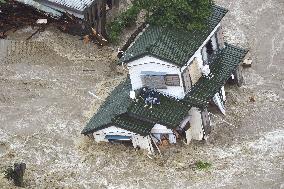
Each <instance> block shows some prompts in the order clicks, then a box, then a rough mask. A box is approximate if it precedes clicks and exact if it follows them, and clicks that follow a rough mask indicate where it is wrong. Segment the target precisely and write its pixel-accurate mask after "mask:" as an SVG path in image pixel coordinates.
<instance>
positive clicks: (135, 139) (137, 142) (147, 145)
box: [93, 126, 154, 154]
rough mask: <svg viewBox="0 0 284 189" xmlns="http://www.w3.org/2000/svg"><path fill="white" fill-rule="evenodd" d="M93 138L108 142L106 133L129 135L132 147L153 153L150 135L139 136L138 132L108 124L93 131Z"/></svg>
mask: <svg viewBox="0 0 284 189" xmlns="http://www.w3.org/2000/svg"><path fill="white" fill-rule="evenodd" d="M93 135H94V139H95V141H96V142H108V140H107V139H105V137H106V135H118V136H130V137H131V140H132V144H133V147H134V148H137V147H139V148H141V149H143V150H146V151H148V153H149V154H150V153H154V149H153V146H152V143H151V138H150V136H149V135H148V136H141V135H139V134H136V133H133V132H130V131H127V130H125V129H121V128H118V127H116V126H110V127H108V128H105V129H102V130H99V131H97V132H94V134H93Z"/></svg>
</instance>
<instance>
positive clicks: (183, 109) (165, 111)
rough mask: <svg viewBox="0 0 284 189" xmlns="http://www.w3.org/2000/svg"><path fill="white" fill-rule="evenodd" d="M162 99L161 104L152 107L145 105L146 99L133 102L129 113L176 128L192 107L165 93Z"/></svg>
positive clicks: (161, 96)
mask: <svg viewBox="0 0 284 189" xmlns="http://www.w3.org/2000/svg"><path fill="white" fill-rule="evenodd" d="M160 101H161V103H160V104H159V105H153V106H152V108H150V106H147V107H145V103H144V101H143V100H142V99H140V100H139V101H138V102H136V103H132V104H131V106H130V107H129V109H128V113H129V114H131V115H136V116H140V117H142V118H145V119H148V120H151V121H153V122H156V123H160V124H163V125H165V126H167V127H169V128H176V127H177V126H179V125H180V123H181V121H182V120H183V119H184V118H185V117H186V116H187V115H188V112H189V110H190V108H191V107H189V106H188V105H185V104H183V102H181V101H177V100H176V99H173V98H169V97H166V96H163V95H160Z"/></svg>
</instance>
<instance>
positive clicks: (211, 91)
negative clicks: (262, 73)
mask: <svg viewBox="0 0 284 189" xmlns="http://www.w3.org/2000/svg"><path fill="white" fill-rule="evenodd" d="M247 52H248V51H247V50H245V49H241V48H238V47H236V46H233V45H229V44H227V43H226V47H225V48H224V49H222V50H221V51H220V52H219V53H218V54H217V55H216V58H215V59H214V61H213V63H211V65H210V70H211V73H210V74H209V76H208V77H205V76H202V77H201V78H200V79H199V80H198V82H197V83H196V84H195V85H194V86H193V87H192V88H191V90H190V91H189V93H188V94H187V95H186V96H185V98H184V99H183V101H185V102H187V103H189V104H191V105H193V106H197V107H204V106H207V103H208V101H210V99H211V98H212V97H213V96H214V95H215V94H216V93H217V92H218V91H220V89H221V87H222V86H223V85H224V84H225V83H226V82H227V80H228V79H229V77H230V76H231V74H232V73H233V71H234V70H235V69H236V68H237V67H238V66H239V64H240V63H241V62H242V61H243V59H244V57H245V56H246V54H247Z"/></svg>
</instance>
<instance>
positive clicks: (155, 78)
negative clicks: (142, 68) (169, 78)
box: [142, 75, 167, 89]
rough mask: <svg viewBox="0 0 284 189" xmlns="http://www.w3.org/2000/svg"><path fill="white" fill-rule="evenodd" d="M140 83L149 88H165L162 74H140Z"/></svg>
mask: <svg viewBox="0 0 284 189" xmlns="http://www.w3.org/2000/svg"><path fill="white" fill-rule="evenodd" d="M142 84H143V86H144V87H149V88H150V89H166V88H167V86H166V83H165V78H164V76H163V75H142Z"/></svg>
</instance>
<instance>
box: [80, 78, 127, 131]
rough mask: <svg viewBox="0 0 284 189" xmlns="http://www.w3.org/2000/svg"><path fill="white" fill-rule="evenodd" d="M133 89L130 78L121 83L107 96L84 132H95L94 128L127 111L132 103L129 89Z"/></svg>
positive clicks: (100, 126) (102, 125) (106, 123)
mask: <svg viewBox="0 0 284 189" xmlns="http://www.w3.org/2000/svg"><path fill="white" fill-rule="evenodd" d="M130 90H131V84H130V79H129V78H127V79H126V81H124V82H122V83H121V84H119V85H118V86H117V87H116V88H115V89H114V90H113V91H112V92H111V94H110V95H109V96H108V97H107V99H106V100H105V102H104V104H103V105H102V106H101V107H100V108H99V110H98V112H97V113H96V114H95V115H94V116H93V117H92V118H91V120H90V121H89V123H88V124H87V125H86V127H85V128H84V130H83V131H82V134H88V133H92V132H94V130H96V129H99V128H102V127H104V126H107V125H109V124H111V120H112V118H114V117H115V116H117V115H119V114H123V113H125V112H127V108H128V107H129V106H130V104H131V99H130V98H129V91H130Z"/></svg>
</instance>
